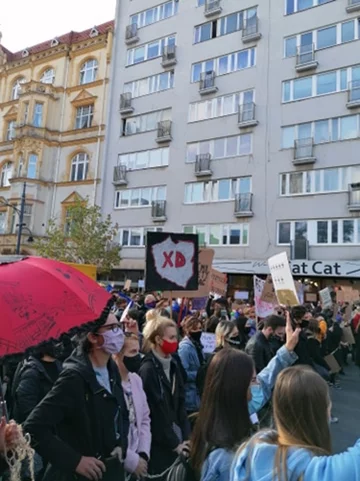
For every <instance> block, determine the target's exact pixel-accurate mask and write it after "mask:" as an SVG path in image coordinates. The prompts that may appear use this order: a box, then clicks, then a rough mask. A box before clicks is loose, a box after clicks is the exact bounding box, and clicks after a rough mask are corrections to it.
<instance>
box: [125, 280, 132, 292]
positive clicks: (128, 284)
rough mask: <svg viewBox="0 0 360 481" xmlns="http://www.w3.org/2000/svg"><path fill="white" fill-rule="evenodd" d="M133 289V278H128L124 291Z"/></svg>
mask: <svg viewBox="0 0 360 481" xmlns="http://www.w3.org/2000/svg"><path fill="white" fill-rule="evenodd" d="M130 289H131V279H126V281H125V284H124V291H130Z"/></svg>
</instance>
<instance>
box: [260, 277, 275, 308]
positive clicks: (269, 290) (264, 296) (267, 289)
mask: <svg viewBox="0 0 360 481" xmlns="http://www.w3.org/2000/svg"><path fill="white" fill-rule="evenodd" d="M261 300H262V301H264V302H268V303H269V304H275V303H276V294H275V289H274V285H273V282H272V279H271V276H267V278H266V281H265V284H264V288H263V291H262V293H261Z"/></svg>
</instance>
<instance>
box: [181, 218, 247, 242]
mask: <svg viewBox="0 0 360 481" xmlns="http://www.w3.org/2000/svg"><path fill="white" fill-rule="evenodd" d="M183 232H185V233H187V234H198V236H199V244H200V245H207V246H218V247H219V246H248V245H249V224H246V223H244V224H241V223H238V224H228V225H223V224H210V225H186V226H183Z"/></svg>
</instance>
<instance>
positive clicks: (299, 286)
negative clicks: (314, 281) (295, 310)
mask: <svg viewBox="0 0 360 481" xmlns="http://www.w3.org/2000/svg"><path fill="white" fill-rule="evenodd" d="M294 282H295V289H296V293H297V296H298V299H299V303H300V304H304V301H305V286H304V284H303V283H302V282H300V281H294ZM316 301H317V299H315V302H316Z"/></svg>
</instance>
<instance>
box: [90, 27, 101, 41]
mask: <svg viewBox="0 0 360 481" xmlns="http://www.w3.org/2000/svg"><path fill="white" fill-rule="evenodd" d="M98 35H99V30H98V29H97V28H96V27H93V28H92V29H91V31H90V37H91V38H94V37H97V36H98Z"/></svg>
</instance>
